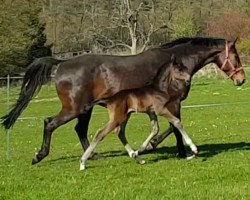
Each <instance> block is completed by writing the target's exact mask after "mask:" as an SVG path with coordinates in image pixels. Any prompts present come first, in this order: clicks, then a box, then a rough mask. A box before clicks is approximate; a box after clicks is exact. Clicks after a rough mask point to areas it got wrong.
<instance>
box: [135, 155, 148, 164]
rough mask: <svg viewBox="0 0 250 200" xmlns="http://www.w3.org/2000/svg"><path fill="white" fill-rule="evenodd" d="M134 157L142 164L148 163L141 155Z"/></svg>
mask: <svg viewBox="0 0 250 200" xmlns="http://www.w3.org/2000/svg"><path fill="white" fill-rule="evenodd" d="M134 159H135V160H136V162H137V163H139V164H140V165H144V164H145V163H146V161H145V160H143V159H141V158H140V157H139V156H136V157H134Z"/></svg>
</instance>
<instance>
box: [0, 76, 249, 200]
mask: <svg viewBox="0 0 250 200" xmlns="http://www.w3.org/2000/svg"><path fill="white" fill-rule="evenodd" d="M17 89H18V88H14V89H13V90H12V91H13V92H12V99H11V101H14V98H15V97H16V94H17V91H18V90H17ZM5 92H6V91H5V90H4V88H2V89H0V97H1V99H0V114H1V116H2V115H3V114H4V113H5V112H6V105H5V104H4V101H5V99H4V96H5ZM44 99H45V100H46V99H51V101H43V100H44ZM40 100H41V101H40ZM249 103H250V84H249V83H246V84H245V85H244V86H242V87H238V88H237V87H235V86H233V84H232V82H231V81H229V80H222V79H198V80H194V84H193V86H192V90H191V92H190V95H189V98H188V99H187V100H186V101H185V102H184V103H183V109H182V119H183V123H184V128H185V129H186V130H187V132H188V133H189V135H190V137H191V138H192V139H193V141H194V142H195V143H196V144H197V146H198V149H199V155H198V157H197V158H196V159H194V160H191V161H186V160H180V159H177V158H176V156H175V154H176V147H175V138H174V137H173V136H172V135H171V136H170V137H169V138H168V139H167V140H165V141H164V142H163V143H162V144H161V145H160V146H159V147H158V148H157V150H156V151H155V152H152V153H149V154H145V155H142V157H143V158H144V159H145V160H146V164H145V165H139V164H137V163H135V162H134V161H133V160H132V159H131V158H129V157H128V156H127V154H126V152H125V150H124V148H123V146H122V145H121V143H120V141H119V140H118V138H117V137H116V135H115V134H110V135H109V136H108V137H107V138H106V139H105V140H104V141H103V142H102V143H101V144H100V145H99V146H98V148H97V152H98V153H99V155H100V156H101V158H100V159H99V160H96V161H89V162H88V163H87V167H88V169H87V171H79V159H80V157H81V155H82V149H81V145H80V143H79V141H78V138H77V135H76V134H75V133H74V125H75V122H74V121H72V122H70V123H68V124H67V125H65V126H63V127H60V128H59V129H58V130H56V132H55V133H54V135H53V140H52V148H51V152H50V155H49V156H48V157H47V158H46V159H44V160H43V161H42V162H41V163H39V164H37V165H35V166H32V165H31V159H32V158H33V156H34V154H35V152H36V151H37V150H38V149H39V148H40V145H41V141H42V129H43V119H42V117H41V116H50V115H53V114H55V113H57V112H58V111H59V109H60V103H59V101H58V100H57V99H56V94H55V91H54V87H52V86H46V87H44V88H43V89H42V91H41V92H40V93H39V95H38V96H37V97H36V98H35V99H34V100H33V101H32V102H31V103H30V105H29V107H28V108H27V109H26V110H25V112H24V113H23V114H22V117H29V116H36V117H38V118H36V119H23V120H19V121H18V122H17V123H16V124H15V126H14V129H13V130H12V131H11V137H10V141H11V160H10V161H7V160H6V136H5V132H4V130H3V129H0V131H1V137H0V200H5V199H13V200H18V199H22V200H26V199H36V200H40V199H41V200H46V199H53V200H56V199H67V200H70V199H78V200H79V199H86V200H91V199H95V200H97V199H102V200H106V199H118V200H120V199H129V200H139V199H147V200H150V199H152V200H153V199H154V200H158V199H164V200H165V199H199V200H200V199H211V200H217V199H227V200H231V199H237V200H239V199H250V104H249ZM205 104H221V105H212V106H201V107H193V108H190V107H188V106H190V105H205ZM106 122H107V112H106V111H105V109H103V108H101V107H96V108H95V110H94V114H93V116H92V119H91V123H90V124H91V125H90V130H89V137H90V138H92V137H93V135H94V133H95V131H96V130H97V129H98V128H100V127H102V126H103V125H104V124H105V123H106ZM160 126H161V130H162V131H163V130H164V129H166V128H167V126H168V123H166V121H165V120H164V119H163V118H160ZM150 130H151V127H150V123H149V120H148V118H147V116H145V115H143V114H134V115H132V118H131V120H130V122H129V124H128V128H127V136H128V139H129V141H130V143H131V144H132V146H133V147H134V148H136V147H139V145H140V144H141V142H142V141H143V140H144V139H145V138H146V137H147V135H148V133H149V132H150Z"/></svg>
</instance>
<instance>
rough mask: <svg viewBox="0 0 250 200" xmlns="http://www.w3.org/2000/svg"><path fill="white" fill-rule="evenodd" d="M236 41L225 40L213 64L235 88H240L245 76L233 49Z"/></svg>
mask: <svg viewBox="0 0 250 200" xmlns="http://www.w3.org/2000/svg"><path fill="white" fill-rule="evenodd" d="M236 40H237V39H236ZM236 40H235V41H227V40H225V45H224V50H222V51H221V52H220V53H219V54H217V56H216V58H215V63H216V64H217V66H218V67H219V68H220V69H221V70H222V71H223V72H224V73H225V74H226V75H227V76H228V77H229V78H230V79H232V80H233V81H234V84H235V85H236V86H241V85H242V84H243V83H244V82H245V80H246V75H245V72H244V70H243V67H242V65H241V62H240V58H239V55H238V53H237V50H236V47H235V43H236Z"/></svg>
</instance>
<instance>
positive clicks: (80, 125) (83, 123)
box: [75, 107, 93, 151]
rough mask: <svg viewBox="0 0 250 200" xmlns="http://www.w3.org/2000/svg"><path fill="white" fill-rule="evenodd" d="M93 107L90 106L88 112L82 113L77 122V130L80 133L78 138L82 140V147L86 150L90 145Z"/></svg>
mask: <svg viewBox="0 0 250 200" xmlns="http://www.w3.org/2000/svg"><path fill="white" fill-rule="evenodd" d="M92 110H93V107H92V108H90V109H89V110H88V111H87V112H86V113H84V114H80V115H78V117H77V124H76V126H75V131H76V133H77V135H78V138H79V140H80V142H81V145H82V148H83V150H84V151H86V149H87V148H88V147H89V140H88V137H87V135H88V128H89V121H90V118H91V114H92Z"/></svg>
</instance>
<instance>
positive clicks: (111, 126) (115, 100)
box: [80, 57, 198, 170]
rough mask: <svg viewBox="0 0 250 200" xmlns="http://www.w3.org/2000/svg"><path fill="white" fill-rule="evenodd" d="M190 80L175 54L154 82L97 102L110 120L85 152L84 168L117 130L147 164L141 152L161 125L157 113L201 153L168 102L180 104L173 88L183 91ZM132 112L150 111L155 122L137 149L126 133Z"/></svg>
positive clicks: (119, 135) (123, 140) (192, 148)
mask: <svg viewBox="0 0 250 200" xmlns="http://www.w3.org/2000/svg"><path fill="white" fill-rule="evenodd" d="M190 81H191V76H190V75H189V74H188V73H187V68H186V67H185V66H181V65H180V64H177V63H175V61H174V57H173V58H172V59H171V63H170V64H169V66H166V67H163V68H162V70H161V73H160V74H159V76H158V77H157V80H156V82H155V83H154V85H148V86H145V87H142V88H137V89H130V90H122V91H120V92H118V93H117V94H115V95H114V96H112V97H109V98H106V99H102V100H100V101H97V102H96V104H100V103H101V104H102V105H105V107H106V108H107V109H108V113H109V121H108V123H107V124H106V125H105V126H104V127H103V128H102V129H100V130H98V131H97V133H96V134H95V136H94V138H93V140H92V142H91V143H90V146H89V147H88V148H87V150H86V151H85V153H84V154H83V156H82V158H81V160H80V170H85V168H86V161H87V160H88V158H89V157H90V156H91V155H92V153H93V151H94V150H95V148H96V146H97V145H98V143H99V142H100V141H102V140H103V139H104V137H106V135H107V134H109V133H111V132H112V131H113V130H115V129H116V132H117V134H118V137H119V139H120V141H121V142H122V144H123V145H124V147H125V149H126V150H127V152H128V154H129V156H130V157H131V158H134V159H135V160H136V161H137V162H139V163H140V164H144V163H145V161H144V160H142V159H141V158H140V157H139V155H138V154H139V152H142V151H144V150H145V149H146V147H147V146H148V144H149V142H150V140H151V139H152V138H153V137H154V136H155V135H157V134H158V131H159V124H158V120H157V115H159V116H163V117H165V118H166V119H167V120H168V121H169V123H171V124H172V125H173V126H174V127H175V128H176V129H178V131H179V132H180V133H181V135H182V136H183V138H184V140H185V142H186V144H187V145H189V147H190V148H191V150H192V152H193V153H194V154H197V153H198V150H197V147H196V146H195V144H194V143H193V142H192V140H191V139H190V137H189V136H188V134H187V133H186V131H185V130H184V129H183V126H182V123H181V121H180V119H178V118H177V117H175V116H174V115H173V114H172V113H171V112H170V111H169V109H168V108H167V103H169V102H171V101H175V102H176V103H178V102H177V101H176V100H175V99H173V98H171V97H172V91H179V90H181V91H182V90H183V89H182V88H185V87H186V86H187V85H189V84H190ZM159 86H160V88H159ZM132 112H142V113H146V114H147V115H148V116H149V118H150V121H151V125H152V132H151V133H150V135H149V136H148V138H147V139H146V140H145V141H144V142H143V144H142V145H141V146H140V148H139V149H138V150H137V151H134V150H133V149H132V147H131V146H130V145H129V143H128V141H127V138H126V135H125V128H126V124H127V121H128V119H129V117H130V114H131V113H132Z"/></svg>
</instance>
